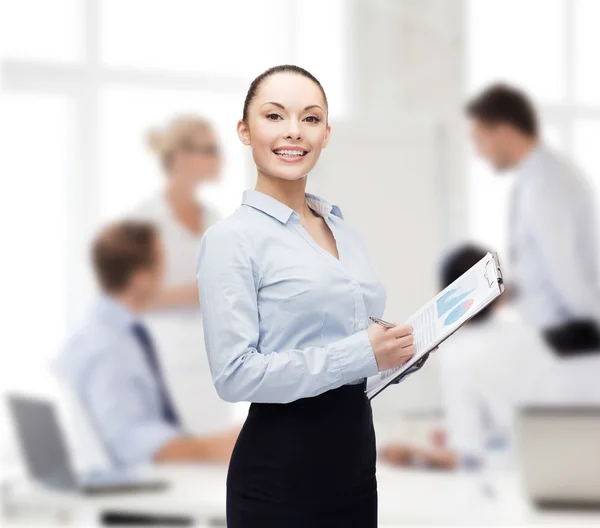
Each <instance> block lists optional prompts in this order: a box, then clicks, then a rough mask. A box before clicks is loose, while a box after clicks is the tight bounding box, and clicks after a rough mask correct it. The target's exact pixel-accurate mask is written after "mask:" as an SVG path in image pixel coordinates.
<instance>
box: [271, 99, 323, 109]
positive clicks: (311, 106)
mask: <svg viewBox="0 0 600 528" xmlns="http://www.w3.org/2000/svg"><path fill="white" fill-rule="evenodd" d="M268 104H271V105H273V106H276V107H278V108H281V109H282V110H285V106H283V105H282V104H281V103H276V102H274V101H267V102H266V103H263V104H262V105H261V107H262V106H265V105H268ZM311 108H319V109H321V110H323V109H322V108H321V107H320V106H319V105H316V104H314V105H309V106H307V107H306V108H305V109H304V111H306V110H310V109H311Z"/></svg>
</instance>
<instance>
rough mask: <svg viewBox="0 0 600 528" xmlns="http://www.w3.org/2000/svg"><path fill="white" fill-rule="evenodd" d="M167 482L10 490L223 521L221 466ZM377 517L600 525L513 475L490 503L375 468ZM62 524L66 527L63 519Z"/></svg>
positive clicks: (22, 497)
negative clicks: (101, 491) (533, 499)
mask: <svg viewBox="0 0 600 528" xmlns="http://www.w3.org/2000/svg"><path fill="white" fill-rule="evenodd" d="M153 472H154V473H156V475H157V476H160V477H162V478H165V479H167V480H169V481H170V482H171V487H170V488H169V490H167V491H165V492H160V493H143V494H123V495H118V496H98V497H83V496H79V495H74V494H63V493H56V492H50V491H47V490H41V489H36V488H33V487H31V486H27V487H25V488H23V489H20V490H19V489H15V490H14V493H13V497H12V499H11V500H12V501H14V502H15V505H17V504H20V505H23V504H27V505H32V504H35V505H36V506H37V507H38V508H40V507H46V508H54V509H55V510H58V511H62V513H63V518H64V519H66V520H67V521H68V520H74V519H82V518H85V519H88V520H89V519H92V518H93V516H94V515H96V518H97V515H98V514H99V513H101V512H102V511H106V510H110V511H127V512H143V513H155V514H162V515H165V514H174V515H189V516H191V517H193V518H194V519H196V520H197V522H198V523H199V524H200V525H202V523H207V521H209V520H210V519H215V518H217V519H218V518H223V517H224V512H225V475H226V470H225V468H224V467H218V466H209V465H181V466H165V467H159V468H156V469H155V470H153ZM378 481H379V519H380V526H381V528H383V527H384V526H385V527H388V528H392V527H393V526H402V527H406V526H418V525H430V526H431V525H434V526H439V527H441V526H465V525H468V526H482V527H483V526H489V525H502V526H540V525H541V526H568V527H577V526H588V527H589V526H600V514H556V513H552V514H542V513H539V512H536V511H534V510H532V509H531V508H530V507H529V506H528V504H527V503H526V501H525V500H524V499H523V498H522V496H521V494H520V492H519V484H518V476H517V475H516V474H509V473H506V474H500V475H498V478H495V479H494V483H495V484H496V490H497V493H496V498H495V499H490V498H486V496H485V494H484V493H483V491H482V489H483V486H482V484H483V480H482V477H481V476H480V475H477V474H470V473H456V474H450V473H430V472H422V471H412V470H411V471H407V470H401V469H397V468H392V467H389V466H385V465H380V467H379V468H378ZM66 524H69V523H68V522H67V523H66Z"/></svg>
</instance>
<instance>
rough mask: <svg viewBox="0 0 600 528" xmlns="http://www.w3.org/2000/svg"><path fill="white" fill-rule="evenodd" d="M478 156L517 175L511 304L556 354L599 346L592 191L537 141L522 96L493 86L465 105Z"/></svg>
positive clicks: (579, 175) (534, 124) (535, 121)
mask: <svg viewBox="0 0 600 528" xmlns="http://www.w3.org/2000/svg"><path fill="white" fill-rule="evenodd" d="M467 114H468V116H469V117H470V119H471V126H472V137H473V141H474V143H475V145H476V148H477V150H478V152H479V154H480V155H481V156H482V157H483V158H485V159H486V160H487V161H489V162H490V163H491V165H492V166H493V167H494V168H495V169H496V170H498V171H500V172H504V171H509V170H511V171H514V172H515V175H516V180H515V185H514V190H513V194H512V200H511V204H510V217H511V224H510V231H509V235H510V240H509V245H510V260H511V262H510V264H511V271H512V273H511V276H512V277H513V282H514V284H513V286H514V292H515V296H516V300H517V307H518V309H519V312H520V314H521V315H522V316H523V317H524V318H525V320H526V321H527V322H528V323H529V324H532V325H533V326H535V327H536V328H538V329H540V330H541V331H542V332H543V335H544V337H545V339H546V340H547V342H548V343H549V344H550V346H551V347H552V348H553V349H554V350H555V352H556V353H557V354H559V355H572V354H580V353H582V352H583V351H591V350H594V351H595V350H597V349H600V333H599V332H598V326H597V323H598V321H600V295H599V294H598V288H597V284H598V265H597V257H598V247H597V233H596V211H595V204H594V193H593V192H592V190H591V188H590V186H589V185H588V183H587V181H586V180H585V178H584V176H583V175H582V173H581V172H580V171H579V169H578V168H577V167H575V166H574V165H573V164H572V163H570V162H569V161H567V160H565V159H564V158H562V157H561V156H559V155H558V154H557V153H555V152H554V151H553V150H551V149H550V148H549V147H548V146H547V145H545V144H544V143H543V142H542V141H541V139H540V137H539V125H538V118H537V115H536V112H535V109H534V107H533V105H532V103H531V102H530V100H529V99H528V97H527V96H526V95H525V94H523V93H522V92H520V91H519V90H516V89H514V88H512V87H509V86H506V85H501V84H498V85H494V86H491V87H489V88H487V89H486V90H485V91H483V92H482V93H481V94H480V95H478V96H477V97H475V98H474V99H473V100H472V101H470V102H469V104H468V105H467Z"/></svg>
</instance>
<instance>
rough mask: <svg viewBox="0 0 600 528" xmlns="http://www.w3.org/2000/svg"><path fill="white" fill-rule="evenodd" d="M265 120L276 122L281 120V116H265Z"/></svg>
mask: <svg viewBox="0 0 600 528" xmlns="http://www.w3.org/2000/svg"><path fill="white" fill-rule="evenodd" d="M267 119H270V120H271V121H278V120H279V119H281V116H280V115H279V114H267Z"/></svg>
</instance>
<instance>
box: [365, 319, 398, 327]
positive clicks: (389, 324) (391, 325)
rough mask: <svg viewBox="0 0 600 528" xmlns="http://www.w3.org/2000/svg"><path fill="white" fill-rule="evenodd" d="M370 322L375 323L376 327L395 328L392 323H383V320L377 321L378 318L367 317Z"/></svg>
mask: <svg viewBox="0 0 600 528" xmlns="http://www.w3.org/2000/svg"><path fill="white" fill-rule="evenodd" d="M369 319H371V321H373V322H374V323H377V324H378V325H381V326H385V327H386V328H393V327H394V326H396V325H395V324H394V323H390V322H388V321H384V320H383V319H379V318H378V317H369Z"/></svg>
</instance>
